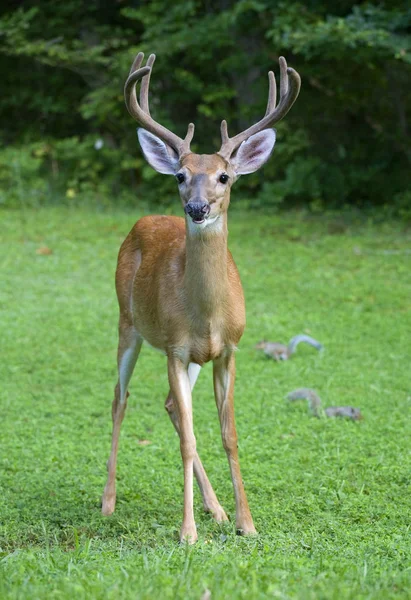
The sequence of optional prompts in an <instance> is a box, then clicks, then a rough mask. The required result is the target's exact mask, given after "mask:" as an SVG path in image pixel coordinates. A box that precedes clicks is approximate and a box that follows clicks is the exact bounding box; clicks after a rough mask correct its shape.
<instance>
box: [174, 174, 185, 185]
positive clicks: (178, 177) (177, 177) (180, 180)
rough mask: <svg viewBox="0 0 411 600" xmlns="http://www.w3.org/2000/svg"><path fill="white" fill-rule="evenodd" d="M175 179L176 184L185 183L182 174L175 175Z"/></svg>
mask: <svg viewBox="0 0 411 600" xmlns="http://www.w3.org/2000/svg"><path fill="white" fill-rule="evenodd" d="M176 179H177V181H178V183H183V182H184V181H185V177H184V175H183V173H177V175H176Z"/></svg>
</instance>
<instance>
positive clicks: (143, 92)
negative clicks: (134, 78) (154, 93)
mask: <svg viewBox="0 0 411 600" xmlns="http://www.w3.org/2000/svg"><path fill="white" fill-rule="evenodd" d="M155 60H156V55H155V54H150V56H149V57H148V60H147V63H146V67H150V71H149V72H148V73H147V75H145V76H144V77H143V79H142V80H141V87H140V105H141V108H142V109H143V110H144V112H145V113H147V114H148V115H149V114H150V107H149V104H148V90H149V87H150V77H151V71H152V68H153V64H154V61H155Z"/></svg>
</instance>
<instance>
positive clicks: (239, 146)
mask: <svg viewBox="0 0 411 600" xmlns="http://www.w3.org/2000/svg"><path fill="white" fill-rule="evenodd" d="M143 58H144V54H143V53H142V52H140V53H139V54H138V55H137V57H136V58H135V60H134V63H133V65H132V67H131V70H130V74H129V77H128V79H127V81H126V84H125V88H124V95H125V100H126V105H127V109H128V111H129V113H130V114H131V116H132V117H134V118H135V119H136V121H138V122H139V123H140V124H141V125H142V129H138V138H139V141H140V145H141V147H142V150H143V153H144V156H145V158H146V160H147V162H148V163H149V164H150V165H151V166H152V167H153V168H154V169H155V170H156V171H158V172H159V173H164V174H166V175H174V176H175V178H176V180H177V183H178V189H179V193H180V197H181V200H182V203H183V207H184V212H185V213H186V215H187V224H188V226H189V227H191V229H197V230H201V229H205V228H209V226H210V225H212V224H215V223H216V222H218V221H219V217H220V216H221V215H223V214H225V213H226V211H227V209H228V205H229V202H230V190H231V186H232V184H233V183H234V182H235V181H236V179H237V178H238V177H239V176H240V175H246V174H248V173H253V172H254V171H257V169H259V168H260V167H261V166H262V165H263V164H264V163H265V162H266V161H267V160H268V158H269V157H270V155H271V152H272V151H273V148H274V144H275V131H274V129H271V127H272V126H273V125H274V123H276V122H277V121H279V120H280V119H282V118H283V117H284V116H285V115H286V114H287V112H288V111H289V110H290V108H291V106H292V105H293V104H294V102H295V100H296V98H297V96H298V93H299V91H300V85H301V80H300V76H299V75H298V73H297V72H296V71H294V69H292V68H290V67H287V63H286V60H285V59H284V58H283V57H280V59H279V63H280V73H281V83H280V101H279V103H278V105H277V106H276V83H275V77H274V73H273V72H272V71H270V72H269V74H268V78H269V93H268V103H267V110H266V113H265V116H264V117H263V118H262V119H261V120H260V121H258V122H257V123H255V124H254V125H252V126H251V127H249V128H248V129H246V130H245V131H243V132H241V133H239V134H238V135H236V136H234V137H232V138H230V137H229V136H228V131H227V123H226V121H223V122H222V123H221V148H220V150H219V151H218V152H216V153H215V154H210V155H208V154H195V153H193V152H191V150H190V143H191V140H192V139H193V135H194V125H193V123H190V124H189V125H188V129H187V134H186V136H185V138H184V139H182V138H180V137H178V136H177V135H175V134H174V133H173V132H171V131H169V130H168V129H166V128H165V127H163V126H162V125H160V124H159V123H157V122H156V121H154V119H153V118H152V117H151V115H150V109H149V102H148V92H149V83H150V75H151V71H152V67H153V64H154V61H155V55H154V54H151V55H150V56H149V58H148V60H147V64H146V66H144V67H142V66H141V64H142V62H143ZM140 79H141V89H140V102H139V101H138V100H137V95H136V84H137V82H138V81H139V80H140Z"/></svg>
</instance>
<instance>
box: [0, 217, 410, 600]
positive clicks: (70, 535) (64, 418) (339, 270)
mask: <svg viewBox="0 0 411 600" xmlns="http://www.w3.org/2000/svg"><path fill="white" fill-rule="evenodd" d="M233 208H234V206H233ZM134 212H135V211H134ZM138 212H139V211H138ZM140 214H141V213H140V212H139V215H140ZM350 214H351V215H352V214H353V211H351V213H350ZM139 215H137V214H130V213H129V212H128V213H122V212H120V211H116V212H115V213H113V212H110V213H107V212H102V211H94V210H93V211H86V210H79V209H75V210H72V209H69V208H67V209H62V208H61V207H53V208H51V209H47V210H45V209H42V208H40V209H39V210H27V211H26V212H21V211H7V210H4V211H3V214H2V235H1V237H0V256H1V264H2V272H1V277H2V285H1V286H0V306H1V309H2V319H1V320H0V339H1V344H0V379H1V382H2V384H1V387H0V405H1V408H2V426H1V428H0V448H1V452H0V493H1V499H2V502H1V516H0V597H1V598H2V600H12V599H13V600H22V599H24V600H26V599H27V600H28V599H30V600H31V599H33V600H34V599H36V600H37V599H49V598H50V599H51V598H56V599H57V598H58V599H62V600H65V599H72V598H75V599H76V600H77V599H79V600H100V599H101V600H103V599H105V600H119V599H121V600H136V599H138V600H140V599H144V600H152V599H154V598H159V599H160V598H161V599H162V598H166V599H168V598H170V599H184V600H199V599H200V598H201V596H202V594H203V593H204V591H205V589H209V590H210V591H211V598H212V600H226V599H227V598H230V599H233V600H237V599H244V600H260V599H263V598H284V599H287V600H319V599H321V600H352V599H353V598H355V599H359V600H391V599H392V600H394V599H395V600H406V599H408V598H409V596H410V587H411V569H410V566H411V564H410V530H409V515H410V473H411V454H410V441H409V415H410V402H411V397H410V388H409V368H408V367H409V338H410V329H411V314H410V311H409V299H410V296H411V282H410V278H409V259H410V256H409V248H410V232H409V230H408V231H407V230H406V228H405V227H402V226H401V224H399V223H398V222H391V223H389V222H387V223H384V224H381V225H378V226H375V225H371V224H369V223H367V222H362V223H361V222H356V221H355V219H353V218H352V217H351V220H350V221H348V220H345V219H343V218H342V217H341V215H340V216H336V217H329V218H327V219H324V218H320V217H318V216H311V217H310V216H308V218H307V214H306V213H305V214H298V213H290V214H287V216H285V217H283V216H278V215H275V216H272V217H271V218H267V216H255V215H250V214H249V213H248V214H244V215H242V214H237V215H236V214H235V213H233V214H230V217H229V225H230V248H231V250H232V252H233V255H234V258H235V260H236V262H237V265H238V267H239V271H240V273H241V278H242V281H243V285H244V289H245V295H246V301H247V328H246V332H245V335H244V338H243V339H242V341H241V344H240V348H239V351H238V353H237V380H236V417H237V427H238V433H239V451H240V461H241V466H242V473H243V477H244V482H245V486H246V490H247V494H248V499H249V503H250V507H251V510H252V513H253V517H254V520H255V523H256V526H257V528H258V531H259V536H258V537H256V538H251V539H246V538H240V537H238V536H236V535H235V532H234V526H233V517H234V498H233V491H232V485H231V482H230V478H229V477H230V476H229V468H228V464H227V460H226V457H225V455H224V451H223V449H222V444H221V438H220V433H219V425H218V418H217V414H216V407H215V403H214V400H213V396H212V393H213V392H212V370H211V365H207V366H205V367H204V368H203V370H202V373H201V374H200V377H199V380H198V383H197V384H196V387H195V390H194V395H193V398H194V421H195V427H196V436H197V443H198V449H199V453H200V456H201V457H202V460H203V461H204V465H205V467H206V469H207V472H208V475H209V477H210V481H211V482H212V484H213V486H214V488H215V491H216V494H217V495H218V498H219V499H220V501H221V503H222V505H223V506H224V508H225V509H226V511H227V513H228V514H229V516H230V518H231V523H228V524H226V525H224V526H219V525H217V524H216V523H214V522H213V520H212V519H211V518H210V516H208V515H206V514H204V512H203V510H202V503H201V499H200V494H199V492H198V490H197V489H196V490H195V518H196V522H197V524H198V532H199V541H198V543H197V544H196V545H195V547H193V548H185V547H182V546H180V545H179V543H178V530H179V527H180V524H181V518H182V500H183V494H182V479H183V478H182V466H181V457H180V452H179V444H178V438H177V435H176V434H175V432H174V429H173V427H172V425H171V423H170V421H169V419H168V417H167V414H166V412H165V411H164V408H163V404H164V400H165V398H166V395H167V392H168V383H167V369H166V361H165V357H163V356H162V355H161V354H160V353H158V352H155V351H154V350H152V349H150V348H149V347H146V346H144V347H143V350H142V352H141V356H140V358H139V361H138V363H137V367H136V372H135V374H134V376H133V379H132V382H131V387H130V393H131V395H130V399H129V403H128V407H127V413H126V417H125V420H124V423H123V426H122V433H121V439H120V449H119V459H118V484H117V489H118V503H117V508H116V511H115V513H114V514H113V516H112V517H109V518H104V517H102V516H101V514H100V499H101V494H102V490H103V486H104V483H105V477H106V460H107V457H108V453H109V450H110V435H111V400H112V397H113V387H114V384H115V379H116V367H115V361H116V343H117V301H116V298H115V292H114V285H113V279H114V269H115V259H116V254H117V251H118V248H119V245H120V240H121V239H123V238H124V237H125V235H126V234H127V232H128V231H129V230H130V228H131V226H132V224H133V223H134V220H135V219H136V218H137V216H139ZM45 247H46V248H48V249H49V251H51V253H48V254H47V253H44V252H43V253H39V250H40V249H42V248H43V249H44V248H45ZM300 332H306V333H310V334H311V335H313V336H314V337H316V338H317V339H319V340H320V341H321V342H322V343H323V344H324V346H325V349H324V352H323V353H321V354H319V353H317V352H316V351H315V350H313V348H310V347H308V346H304V345H300V346H299V347H298V350H297V353H296V355H295V356H294V357H293V358H292V359H291V360H289V361H286V362H283V363H275V362H274V361H272V360H268V359H267V358H265V357H264V356H263V355H262V353H258V352H257V351H255V350H254V344H255V343H256V342H257V341H258V340H259V339H261V338H264V337H266V338H267V339H269V340H272V341H280V342H287V341H288V340H289V339H290V338H291V337H292V336H293V335H294V334H296V333H300ZM302 386H308V387H313V388H315V389H317V390H318V392H319V394H320V396H321V397H322V400H323V404H324V406H331V405H353V406H357V407H359V408H360V409H361V411H362V413H363V415H364V419H363V421H361V422H351V421H344V420H337V419H326V418H324V419H315V418H313V417H312V416H311V415H310V414H309V411H308V409H307V406H306V405H305V403H303V402H301V403H293V404H290V403H287V402H286V400H285V395H286V394H287V393H288V392H290V391H291V390H293V389H295V388H297V387H302ZM141 440H147V441H149V442H151V443H150V444H148V445H142V444H141V443H140V444H139V441H141Z"/></svg>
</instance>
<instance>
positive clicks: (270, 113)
mask: <svg viewBox="0 0 411 600" xmlns="http://www.w3.org/2000/svg"><path fill="white" fill-rule="evenodd" d="M279 63H280V73H281V80H280V102H279V103H278V105H277V107H276V106H275V101H276V84H275V77H274V73H273V72H272V71H270V72H269V73H268V80H269V84H270V88H269V92H268V102H267V110H266V113H265V116H264V117H263V118H262V119H261V121H258V123H255V125H252V126H251V127H249V128H248V129H246V130H245V131H243V132H242V133H239V134H238V135H236V136H234V137H232V138H230V137H228V131H227V121H222V123H221V148H220V150H219V151H218V154H220V156H222V157H223V158H225V159H226V160H229V159H230V157H231V155H232V154H233V152H235V150H237V148H238V147H239V146H240V144H241V143H242V142H244V140H247V139H248V138H249V137H250V136H252V135H254V134H255V133H258V132H259V131H262V130H263V129H268V128H269V127H272V126H273V125H274V123H277V121H280V120H281V119H282V118H283V117H285V115H286V114H287V113H288V111H289V110H290V108H291V107H292V105H293V104H294V102H295V101H296V99H297V96H298V94H299V92H300V87H301V79H300V76H299V74H298V73H297V71H294V69H292V68H291V67H287V62H286V60H285V58H284V57H283V56H280V59H279ZM289 76H290V77H289Z"/></svg>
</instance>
